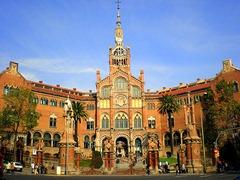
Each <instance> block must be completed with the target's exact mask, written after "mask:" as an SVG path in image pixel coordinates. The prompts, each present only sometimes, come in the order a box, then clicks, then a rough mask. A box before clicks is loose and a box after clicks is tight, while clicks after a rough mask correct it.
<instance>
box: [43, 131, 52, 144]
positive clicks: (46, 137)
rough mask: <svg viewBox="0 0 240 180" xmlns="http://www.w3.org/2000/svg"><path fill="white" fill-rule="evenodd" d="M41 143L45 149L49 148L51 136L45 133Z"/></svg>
mask: <svg viewBox="0 0 240 180" xmlns="http://www.w3.org/2000/svg"><path fill="white" fill-rule="evenodd" d="M43 142H44V145H45V146H46V147H51V134H49V133H45V134H44V136H43Z"/></svg>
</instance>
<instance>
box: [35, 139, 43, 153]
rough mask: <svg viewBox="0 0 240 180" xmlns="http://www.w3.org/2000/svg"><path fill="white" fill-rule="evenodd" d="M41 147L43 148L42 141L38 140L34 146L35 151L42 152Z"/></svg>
mask: <svg viewBox="0 0 240 180" xmlns="http://www.w3.org/2000/svg"><path fill="white" fill-rule="evenodd" d="M43 147H44V142H43V140H42V139H39V140H38V143H37V144H36V149H37V151H42V149H43Z"/></svg>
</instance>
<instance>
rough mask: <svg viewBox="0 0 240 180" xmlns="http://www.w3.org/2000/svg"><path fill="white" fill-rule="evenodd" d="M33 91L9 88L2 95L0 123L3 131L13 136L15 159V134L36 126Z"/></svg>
mask: <svg viewBox="0 0 240 180" xmlns="http://www.w3.org/2000/svg"><path fill="white" fill-rule="evenodd" d="M34 98H35V96H34V93H33V92H32V91H30V90H28V89H18V88H17V89H11V90H10V91H9V93H8V94H6V95H4V96H3V99H4V107H3V109H2V111H1V112H0V123H1V126H2V128H3V129H4V130H5V131H8V132H10V133H12V134H13V136H14V138H13V139H14V160H16V142H17V135H18V134H19V133H22V132H26V130H30V129H32V128H33V127H35V126H37V120H38V119H39V117H40V114H39V113H38V112H37V111H36V103H34Z"/></svg>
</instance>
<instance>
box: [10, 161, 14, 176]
mask: <svg viewBox="0 0 240 180" xmlns="http://www.w3.org/2000/svg"><path fill="white" fill-rule="evenodd" d="M10 170H11V174H12V175H14V164H13V162H11V164H10Z"/></svg>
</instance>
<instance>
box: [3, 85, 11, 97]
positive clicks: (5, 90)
mask: <svg viewBox="0 0 240 180" xmlns="http://www.w3.org/2000/svg"><path fill="white" fill-rule="evenodd" d="M10 90H11V87H10V86H5V87H4V89H3V94H5V95H7V94H8V93H9V92H10Z"/></svg>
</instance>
